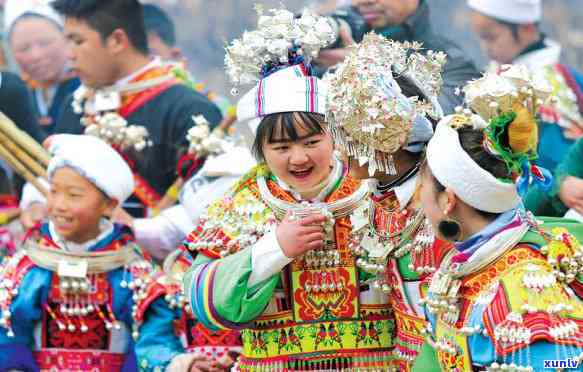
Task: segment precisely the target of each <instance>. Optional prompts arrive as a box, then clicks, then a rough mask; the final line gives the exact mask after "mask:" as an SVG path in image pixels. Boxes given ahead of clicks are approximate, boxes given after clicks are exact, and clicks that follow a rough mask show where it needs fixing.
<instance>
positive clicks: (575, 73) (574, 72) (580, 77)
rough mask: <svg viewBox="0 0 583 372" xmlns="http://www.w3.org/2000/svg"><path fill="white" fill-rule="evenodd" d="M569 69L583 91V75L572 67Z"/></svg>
mask: <svg viewBox="0 0 583 372" xmlns="http://www.w3.org/2000/svg"><path fill="white" fill-rule="evenodd" d="M568 69H569V72H570V73H571V75H573V78H574V79H575V81H576V82H577V85H579V88H581V90H583V74H581V73H580V72H579V71H577V70H575V69H574V68H572V67H568Z"/></svg>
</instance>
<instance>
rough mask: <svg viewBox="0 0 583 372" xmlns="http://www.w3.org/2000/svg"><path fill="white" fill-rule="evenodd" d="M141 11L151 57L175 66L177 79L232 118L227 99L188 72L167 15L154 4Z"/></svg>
mask: <svg viewBox="0 0 583 372" xmlns="http://www.w3.org/2000/svg"><path fill="white" fill-rule="evenodd" d="M142 10H143V12H144V25H145V27H146V32H147V35H148V47H149V48H150V52H151V53H152V55H154V56H158V57H160V58H162V60H164V61H167V62H169V63H175V64H177V67H176V73H177V75H178V77H179V78H181V79H183V80H184V81H185V83H186V84H187V85H188V86H190V87H192V88H193V89H194V90H196V91H197V92H199V93H201V94H203V95H205V96H206V97H207V98H208V99H209V100H210V101H211V102H213V103H214V104H215V105H217V106H218V107H219V109H220V110H221V113H222V114H223V117H229V116H234V115H235V107H234V106H233V105H232V104H231V102H229V100H228V99H226V98H225V97H223V96H221V95H219V94H217V93H216V92H213V91H211V90H210V89H208V87H207V86H206V84H205V83H203V82H200V81H196V79H195V78H194V77H193V76H192V75H191V74H190V73H189V72H188V61H187V60H186V58H185V57H184V54H183V53H182V50H181V49H180V48H179V47H178V46H177V44H176V27H175V25H174V22H173V21H172V19H171V18H170V16H169V15H168V13H166V12H165V11H164V9H162V8H160V7H159V6H157V5H154V4H144V5H143V6H142Z"/></svg>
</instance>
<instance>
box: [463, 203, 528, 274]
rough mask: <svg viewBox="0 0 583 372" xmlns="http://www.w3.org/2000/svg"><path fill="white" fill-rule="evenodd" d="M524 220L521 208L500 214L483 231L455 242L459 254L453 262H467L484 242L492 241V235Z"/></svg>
mask: <svg viewBox="0 0 583 372" xmlns="http://www.w3.org/2000/svg"><path fill="white" fill-rule="evenodd" d="M522 221H523V219H522V218H521V217H520V211H519V209H512V210H509V211H507V212H504V213H502V214H500V215H499V216H498V217H497V218H496V219H495V220H494V221H492V222H491V223H490V224H489V225H488V226H486V227H485V228H484V229H482V231H480V232H478V233H476V234H474V235H472V236H471V237H469V238H468V239H466V240H464V241H463V242H459V243H455V249H456V250H457V251H458V252H459V254H457V255H455V256H454V257H453V258H452V262H458V263H461V262H466V261H467V260H468V259H470V258H471V257H472V255H473V254H474V253H476V252H477V251H478V250H479V249H480V248H481V247H482V246H483V245H484V244H486V243H487V242H488V241H490V240H491V239H492V237H494V236H495V235H498V234H500V233H502V232H504V231H506V230H508V229H511V228H514V227H517V226H519V225H521V224H522Z"/></svg>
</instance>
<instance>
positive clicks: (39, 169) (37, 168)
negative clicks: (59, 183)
mask: <svg viewBox="0 0 583 372" xmlns="http://www.w3.org/2000/svg"><path fill="white" fill-rule="evenodd" d="M0 143H1V144H2V145H3V146H4V147H5V148H6V149H7V150H9V151H10V152H11V153H12V154H13V155H14V156H15V157H16V158H17V159H19V160H20V161H21V162H22V164H23V165H24V166H26V167H27V168H28V169H30V170H31V171H32V173H33V174H35V175H36V176H38V177H42V178H47V170H46V168H45V167H43V166H42V165H41V164H39V162H38V161H37V160H35V159H33V158H32V156H30V155H29V154H28V153H27V152H26V151H24V150H23V149H22V148H21V147H19V146H18V144H17V143H15V142H12V141H11V140H10V139H9V138H8V137H7V136H6V135H5V134H4V132H2V131H0Z"/></svg>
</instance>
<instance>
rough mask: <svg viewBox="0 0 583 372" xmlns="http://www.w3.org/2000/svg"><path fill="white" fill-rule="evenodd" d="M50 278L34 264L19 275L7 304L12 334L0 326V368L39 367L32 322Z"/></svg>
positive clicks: (45, 292)
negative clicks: (21, 275)
mask: <svg viewBox="0 0 583 372" xmlns="http://www.w3.org/2000/svg"><path fill="white" fill-rule="evenodd" d="M51 278H52V276H51V273H50V272H48V271H46V270H43V269H39V268H33V269H31V270H30V271H29V272H28V273H27V274H26V275H25V276H24V278H23V279H22V282H21V283H20V286H19V291H18V293H17V295H16V296H15V297H14V298H13V300H12V304H11V306H10V322H11V327H12V331H13V333H14V337H9V335H8V330H7V329H6V328H4V327H0V371H5V370H9V369H18V370H24V371H38V366H37V364H36V362H35V361H34V359H33V357H32V352H31V348H32V345H33V344H34V326H35V324H36V323H37V322H39V321H40V319H41V314H42V311H41V309H42V304H43V303H44V302H46V299H47V295H48V289H49V288H50V283H51ZM16 356H17V357H16Z"/></svg>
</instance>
